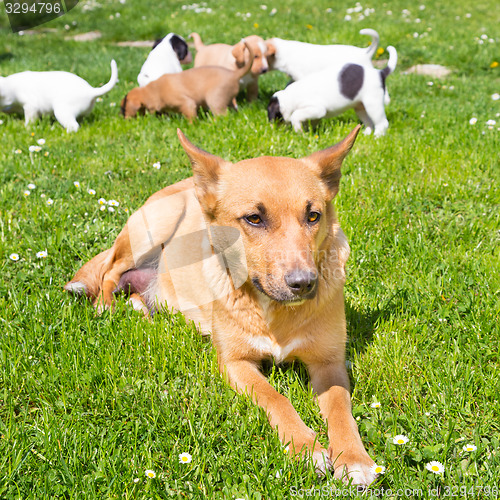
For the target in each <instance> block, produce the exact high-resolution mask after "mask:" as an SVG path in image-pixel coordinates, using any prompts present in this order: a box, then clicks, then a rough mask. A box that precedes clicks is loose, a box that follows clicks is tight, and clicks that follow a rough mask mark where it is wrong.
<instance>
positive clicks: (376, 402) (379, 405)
mask: <svg viewBox="0 0 500 500" xmlns="http://www.w3.org/2000/svg"><path fill="white" fill-rule="evenodd" d="M370 406H371V407H372V408H380V407H381V406H382V405H381V404H380V403H379V402H378V401H374V402H373V403H372V404H371V405H370Z"/></svg>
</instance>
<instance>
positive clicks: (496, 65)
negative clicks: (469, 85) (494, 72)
mask: <svg viewBox="0 0 500 500" xmlns="http://www.w3.org/2000/svg"><path fill="white" fill-rule="evenodd" d="M498 64H499V63H498V61H493V62H492V63H491V64H490V68H492V69H493V68H498Z"/></svg>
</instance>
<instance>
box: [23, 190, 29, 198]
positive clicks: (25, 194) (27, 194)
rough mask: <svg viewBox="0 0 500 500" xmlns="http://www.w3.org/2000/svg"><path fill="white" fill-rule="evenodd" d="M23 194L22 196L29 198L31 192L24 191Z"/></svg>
mask: <svg viewBox="0 0 500 500" xmlns="http://www.w3.org/2000/svg"><path fill="white" fill-rule="evenodd" d="M23 194H24V196H29V195H30V194H31V191H30V190H29V189H25V190H24V192H23Z"/></svg>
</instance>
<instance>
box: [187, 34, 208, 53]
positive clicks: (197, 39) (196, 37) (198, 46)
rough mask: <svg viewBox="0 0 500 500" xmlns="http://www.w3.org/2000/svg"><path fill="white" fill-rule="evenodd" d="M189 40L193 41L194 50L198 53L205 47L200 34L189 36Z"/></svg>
mask: <svg viewBox="0 0 500 500" xmlns="http://www.w3.org/2000/svg"><path fill="white" fill-rule="evenodd" d="M189 38H192V39H193V42H194V48H195V49H196V52H198V51H199V50H200V49H202V48H203V47H205V44H204V43H203V42H202V41H201V37H200V35H198V33H191V34H190V35H189Z"/></svg>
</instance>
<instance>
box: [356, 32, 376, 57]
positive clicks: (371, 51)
mask: <svg viewBox="0 0 500 500" xmlns="http://www.w3.org/2000/svg"><path fill="white" fill-rule="evenodd" d="M359 34H360V35H367V36H371V37H372V43H371V45H370V46H369V47H368V48H367V49H366V55H367V56H368V57H369V58H370V59H372V57H373V56H374V55H375V52H376V51H377V49H378V42H379V41H380V37H379V36H378V33H377V32H376V31H375V30H372V29H369V28H366V29H363V30H361V31H360V32H359Z"/></svg>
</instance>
